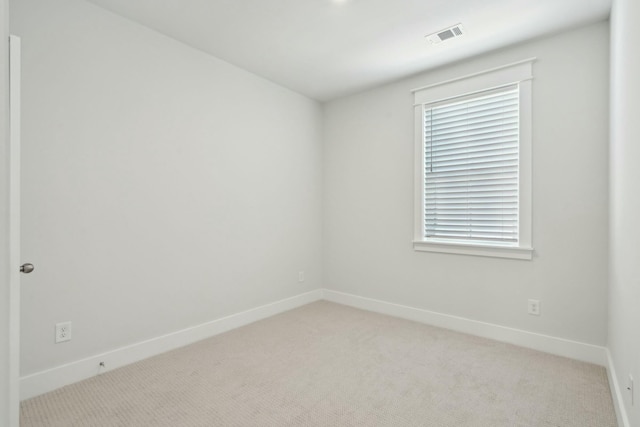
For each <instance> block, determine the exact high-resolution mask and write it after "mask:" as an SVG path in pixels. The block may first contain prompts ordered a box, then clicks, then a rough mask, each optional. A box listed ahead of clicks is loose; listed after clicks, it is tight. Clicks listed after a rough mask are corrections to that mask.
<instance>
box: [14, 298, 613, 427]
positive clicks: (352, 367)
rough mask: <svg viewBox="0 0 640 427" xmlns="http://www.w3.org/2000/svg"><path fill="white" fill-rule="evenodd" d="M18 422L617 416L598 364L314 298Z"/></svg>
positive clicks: (132, 369) (35, 405)
mask: <svg viewBox="0 0 640 427" xmlns="http://www.w3.org/2000/svg"><path fill="white" fill-rule="evenodd" d="M20 425H21V426H24V427H27V426H64V427H71V426H83V427H84V426H171V427H177V426H433V427H449V426H452V427H453V426H455V427H467V426H468V427H502V426H504V427H525V426H527V427H529V426H536V427H538V426H540V427H574V426H575V427H614V426H616V421H615V414H614V409H613V404H612V400H611V395H610V392H609V386H608V383H607V375H606V372H605V370H604V368H602V367H599V366H595V365H591V364H588V363H582V362H577V361H575V360H571V359H566V358H562V357H557V356H552V355H549V354H545V353H540V352H537V351H533V350H528V349H524V348H520V347H516V346H512V345H509V344H504V343H500V342H496V341H491V340H487V339H484V338H477V337H474V336H470V335H465V334H460V333H456V332H452V331H448V330H445V329H439V328H435V327H430V326H426V325H423V324H419V323H415V322H411V321H407V320H402V319H397V318H393V317H389V316H384V315H380V314H376V313H370V312H367V311H362V310H357V309H354V308H350V307H345V306H341V305H338V304H333V303H329V302H326V301H321V302H316V303H313V304H309V305H307V306H304V307H301V308H298V309H295V310H292V311H289V312H287V313H283V314H280V315H277V316H274V317H271V318H269V319H266V320H262V321H260V322H257V323H254V324H251V325H248V326H245V327H242V328H239V329H236V330H233V331H231V332H227V333H225V334H222V335H218V336H215V337H213V338H210V339H207V340H204V341H201V342H198V343H196V344H193V345H190V346H188V347H184V348H181V349H178V350H174V351H171V352H168V353H165V354H162V355H159V356H156V357H153V358H150V359H147V360H144V361H142V362H138V363H135V364H133V365H129V366H126V367H124V368H121V369H117V370H114V371H111V372H108V373H105V374H103V375H100V376H97V377H94V378H91V379H88V380H86V381H82V382H80V383H77V384H73V385H70V386H67V387H64V388H62V389H59V390H56V391H53V392H51V393H48V394H45V395H42V396H39V397H36V398H33V399H30V400H27V401H24V402H23V403H22V408H21V423H20Z"/></svg>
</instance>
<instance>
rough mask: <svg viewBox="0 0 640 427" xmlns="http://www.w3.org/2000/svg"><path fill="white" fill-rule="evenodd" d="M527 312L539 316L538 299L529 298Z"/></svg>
mask: <svg viewBox="0 0 640 427" xmlns="http://www.w3.org/2000/svg"><path fill="white" fill-rule="evenodd" d="M528 312H529V314H532V315H534V316H540V300H537V299H530V300H529V305H528Z"/></svg>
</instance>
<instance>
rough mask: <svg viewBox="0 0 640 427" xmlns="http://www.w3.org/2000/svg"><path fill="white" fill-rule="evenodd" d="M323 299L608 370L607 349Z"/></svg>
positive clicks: (394, 307) (425, 313)
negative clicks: (593, 364)
mask: <svg viewBox="0 0 640 427" xmlns="http://www.w3.org/2000/svg"><path fill="white" fill-rule="evenodd" d="M323 296H324V299H325V300H327V301H332V302H336V303H339V304H344V305H348V306H351V307H356V308H361V309H363V310H368V311H374V312H377V313H382V314H388V315H391V316H395V317H401V318H403V319H408V320H413V321H416V322H420V323H426V324H428V325H432V326H438V327H441V328H446V329H452V330H454V331H458V332H464V333H467V334H471V335H476V336H480V337H484V338H490V339H494V340H496V341H502V342H507V343H510V344H515V345H519V346H521V347H527V348H531V349H534V350H539V351H543V352H545V353H551V354H555V355H558V356H564V357H569V358H571V359H577V360H581V361H584V362H589V363H595V364H597V365H601V366H606V364H607V357H606V351H605V350H606V349H605V347H600V346H597V345H592V344H586V343H582V342H577V341H571V340H566V339H562V338H556V337H552V336H549V335H542V334H537V333H533V332H527V331H523V330H520V329H514V328H508V327H506V326H500V325H495V324H492V323H485V322H479V321H476V320H471V319H466V318H464V317H457V316H451V315H448V314H442V313H436V312H434V311H429V310H423V309H419V308H414V307H408V306H405V305H399V304H393V303H389V302H385V301H380V300H375V299H371V298H364V297H360V296H357V295H351V294H345V293H342V292H337V291H332V290H328V289H324V291H323Z"/></svg>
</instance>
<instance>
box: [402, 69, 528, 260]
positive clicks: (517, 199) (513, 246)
mask: <svg viewBox="0 0 640 427" xmlns="http://www.w3.org/2000/svg"><path fill="white" fill-rule="evenodd" d="M532 62H533V61H532V60H527V61H522V62H519V63H516V64H511V65H508V66H504V67H499V68H496V69H493V70H489V71H484V72H481V73H477V74H474V75H471V76H467V77H463V78H459V79H454V80H449V81H447V82H443V83H439V84H436V85H431V86H427V87H424V88H421V89H417V90H415V91H414V94H415V100H416V102H415V108H416V218H415V238H414V248H415V249H416V250H422V251H431V252H434V251H435V252H447V253H459V254H467V255H484V256H497V257H506V258H519V259H531V256H532V248H531V79H532V74H531V69H532Z"/></svg>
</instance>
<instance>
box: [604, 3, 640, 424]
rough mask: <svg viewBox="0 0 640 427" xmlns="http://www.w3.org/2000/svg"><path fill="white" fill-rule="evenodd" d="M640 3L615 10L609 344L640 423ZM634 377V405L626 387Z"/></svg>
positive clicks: (630, 412) (633, 419)
mask: <svg viewBox="0 0 640 427" xmlns="http://www.w3.org/2000/svg"><path fill="white" fill-rule="evenodd" d="M638 17H640V3H638V1H636V0H615V1H614V5H613V10H612V14H611V82H612V83H611V163H610V168H611V183H610V203H611V210H610V232H611V237H610V238H611V240H610V247H611V258H610V285H609V286H610V288H609V342H608V347H609V350H610V353H611V357H612V360H613V366H614V367H615V371H616V375H617V380H618V384H619V388H620V389H621V391H622V394H623V399H622V403H623V407H624V409H623V411H625V412H626V415H627V416H628V418H629V425H630V426H639V425H640V332H639V329H638V328H639V327H640V266H639V265H638V262H639V261H640V224H638V218H640V168H639V167H638V165H639V164H640V56H639V55H638V46H640V28H638ZM629 374H632V375H633V377H634V380H635V381H634V382H635V384H634V385H635V405H634V406H632V405H631V396H630V393H629V392H628V391H627V390H626V387H627V381H628V377H629Z"/></svg>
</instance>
